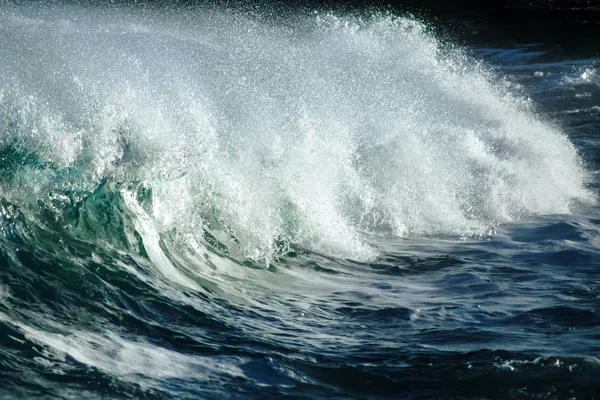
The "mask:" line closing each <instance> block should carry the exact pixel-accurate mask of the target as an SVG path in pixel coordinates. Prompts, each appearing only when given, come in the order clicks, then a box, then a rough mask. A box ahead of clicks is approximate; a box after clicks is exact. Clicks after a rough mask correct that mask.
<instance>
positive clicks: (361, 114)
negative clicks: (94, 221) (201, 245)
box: [0, 6, 592, 263]
mask: <svg viewBox="0 0 600 400" xmlns="http://www.w3.org/2000/svg"><path fill="white" fill-rule="evenodd" d="M0 59H1V60H2V62H1V64H0V85H1V86H0V152H2V160H3V161H2V163H3V165H2V170H3V173H2V177H1V178H0V179H1V180H0V193H1V196H2V197H3V198H4V199H5V200H6V201H8V202H10V203H11V204H14V205H16V206H18V207H21V208H23V209H28V210H34V211H35V210H37V212H41V211H39V205H40V203H43V204H44V207H45V209H46V212H47V211H48V209H51V211H52V212H53V213H54V216H55V219H56V220H57V221H58V220H66V219H68V218H67V216H66V215H65V213H66V212H67V209H68V208H69V207H72V206H73V204H75V203H77V202H78V201H79V202H81V201H84V199H86V198H87V197H89V196H93V195H94V193H97V192H98V190H100V189H102V190H109V189H110V190H113V191H114V193H115V196H116V197H117V198H121V199H125V200H122V201H123V205H122V206H123V207H124V208H127V209H128V210H129V212H131V213H134V214H136V216H137V218H141V220H144V221H146V222H144V223H146V224H147V225H148V226H151V227H152V229H153V230H155V231H156V234H157V235H164V234H166V233H168V232H176V233H177V235H183V236H185V237H188V238H189V237H194V240H196V241H198V242H205V243H206V242H207V239H206V238H207V237H212V238H216V239H215V240H216V241H217V242H220V243H221V244H223V246H225V247H227V248H228V249H229V251H230V253H229V254H232V255H233V257H234V258H237V259H246V258H250V259H253V260H259V261H263V262H267V263H268V262H269V260H272V259H273V257H276V256H277V254H280V253H281V252H282V251H287V250H289V249H290V248H292V247H293V248H301V249H305V250H309V251H313V252H317V253H321V254H325V255H328V256H334V257H342V258H350V259H356V260H367V259H371V258H373V257H374V256H375V255H376V254H377V252H376V249H375V248H374V247H373V245H372V244H369V243H368V241H367V240H366V239H365V236H364V235H365V234H366V235H371V234H375V235H379V234H385V235H395V236H399V237H415V236H432V235H433V236H440V235H441V236H446V235H452V236H454V235H457V236H464V235H481V234H485V233H487V232H489V231H490V229H491V228H493V227H494V226H495V225H496V224H498V223H503V222H510V221H516V220H519V219H521V218H523V217H524V216H530V215H536V214H549V213H568V212H569V207H570V206H571V205H572V204H574V202H580V201H591V200H592V196H591V194H590V193H589V192H588V191H586V189H585V181H586V173H585V170H584V168H583V165H582V163H581V161H580V160H579V158H578V155H577V153H576V150H575V148H574V147H573V146H572V144H571V143H570V142H569V141H568V139H567V138H566V136H565V135H564V134H563V133H561V131H560V130H559V129H557V128H556V127H555V126H553V125H552V124H549V123H547V122H544V121H543V119H541V118H540V117H539V116H538V115H537V114H536V112H535V110H534V109H533V107H532V105H531V104H530V102H529V101H528V100H527V98H525V97H523V96H521V95H519V94H515V90H514V88H512V89H511V88H510V85H509V84H508V83H506V82H505V81H503V80H502V79H500V78H498V77H497V76H495V75H494V74H493V73H491V72H489V71H488V70H486V68H484V67H483V66H481V65H479V64H478V63H476V62H474V61H473V60H472V59H470V58H469V57H467V56H466V55H465V54H464V53H462V52H460V51H457V50H453V49H452V48H449V47H448V46H444V45H442V44H441V43H440V42H439V41H438V40H436V39H435V38H433V37H432V36H431V35H429V34H428V33H427V29H426V27H425V26H423V25H421V24H419V23H417V22H414V21H411V20H408V19H403V18H398V17H393V16H389V15H377V16H369V17H364V18H359V17H339V16H334V15H327V14H326V15H312V16H308V17H306V16H305V17H294V18H289V19H285V20H282V21H278V22H270V21H268V20H266V19H265V18H263V17H250V16H244V15H240V14H238V13H235V12H233V11H232V12H223V11H204V12H203V13H185V12H183V11H181V12H177V11H171V12H161V13H158V12H150V11H146V12H142V11H136V10H131V9H121V10H119V9H117V10H114V9H103V8H98V9H91V8H89V7H86V8H83V7H82V8H78V7H76V6H71V7H67V6H65V7H61V8H58V7H57V8H46V9H39V8H38V9H35V8H33V9H32V8H29V9H28V8H13V9H10V8H7V9H4V10H3V11H2V13H1V14H0ZM78 199H79V200H78ZM127 199H128V200H127ZM29 212H32V211H29ZM31 215H35V214H31ZM32 218H40V217H39V216H38V217H35V216H34V217H32ZM70 223H72V225H73V227H72V229H74V230H76V229H78V228H77V226H76V225H77V223H76V221H75V222H73V221H71V222H70Z"/></svg>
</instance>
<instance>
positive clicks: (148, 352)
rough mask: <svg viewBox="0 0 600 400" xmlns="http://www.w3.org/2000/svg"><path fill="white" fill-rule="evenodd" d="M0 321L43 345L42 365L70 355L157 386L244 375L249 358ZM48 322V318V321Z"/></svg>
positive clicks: (3, 316) (3, 317)
mask: <svg viewBox="0 0 600 400" xmlns="http://www.w3.org/2000/svg"><path fill="white" fill-rule="evenodd" d="M0 321H5V322H8V323H10V324H12V325H14V326H17V327H18V328H20V329H21V330H22V331H23V333H24V334H25V336H26V337H27V339H29V340H31V341H33V342H35V343H38V344H40V345H42V346H45V355H46V356H45V357H39V362H40V363H42V364H43V365H44V366H49V365H50V366H51V365H53V364H54V363H55V362H56V361H62V362H64V361H65V359H66V357H67V356H69V357H71V358H73V359H74V360H76V361H77V362H79V363H82V364H85V365H87V366H89V367H93V368H97V369H99V370H100V371H103V372H105V373H108V374H110V375H114V376H117V377H119V378H121V379H124V380H128V381H133V382H136V383H139V384H142V385H148V386H156V385H157V384H160V383H159V382H156V381H155V380H165V379H169V378H181V377H186V379H191V380H196V381H210V380H215V379H219V378H227V379H230V378H231V377H243V376H244V374H243V371H242V370H241V369H240V368H239V366H240V365H241V364H243V363H244V362H247V361H248V359H244V358H241V357H218V356H215V357H209V356H198V355H186V354H182V353H179V352H176V351H172V350H168V349H165V348H161V347H159V346H155V345H152V344H149V343H145V342H135V341H132V340H128V339H125V338H123V337H121V336H119V335H117V334H115V333H112V332H107V333H96V332H86V331H82V330H69V329H67V328H65V327H63V326H59V325H56V326H55V327H54V328H53V330H54V331H57V330H60V331H62V332H63V333H52V332H46V331H42V330H40V329H36V328H34V327H32V326H29V325H26V324H24V323H22V322H19V321H15V320H13V319H11V318H10V317H8V316H7V315H6V314H4V313H1V312H0ZM48 323H49V322H48Z"/></svg>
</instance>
